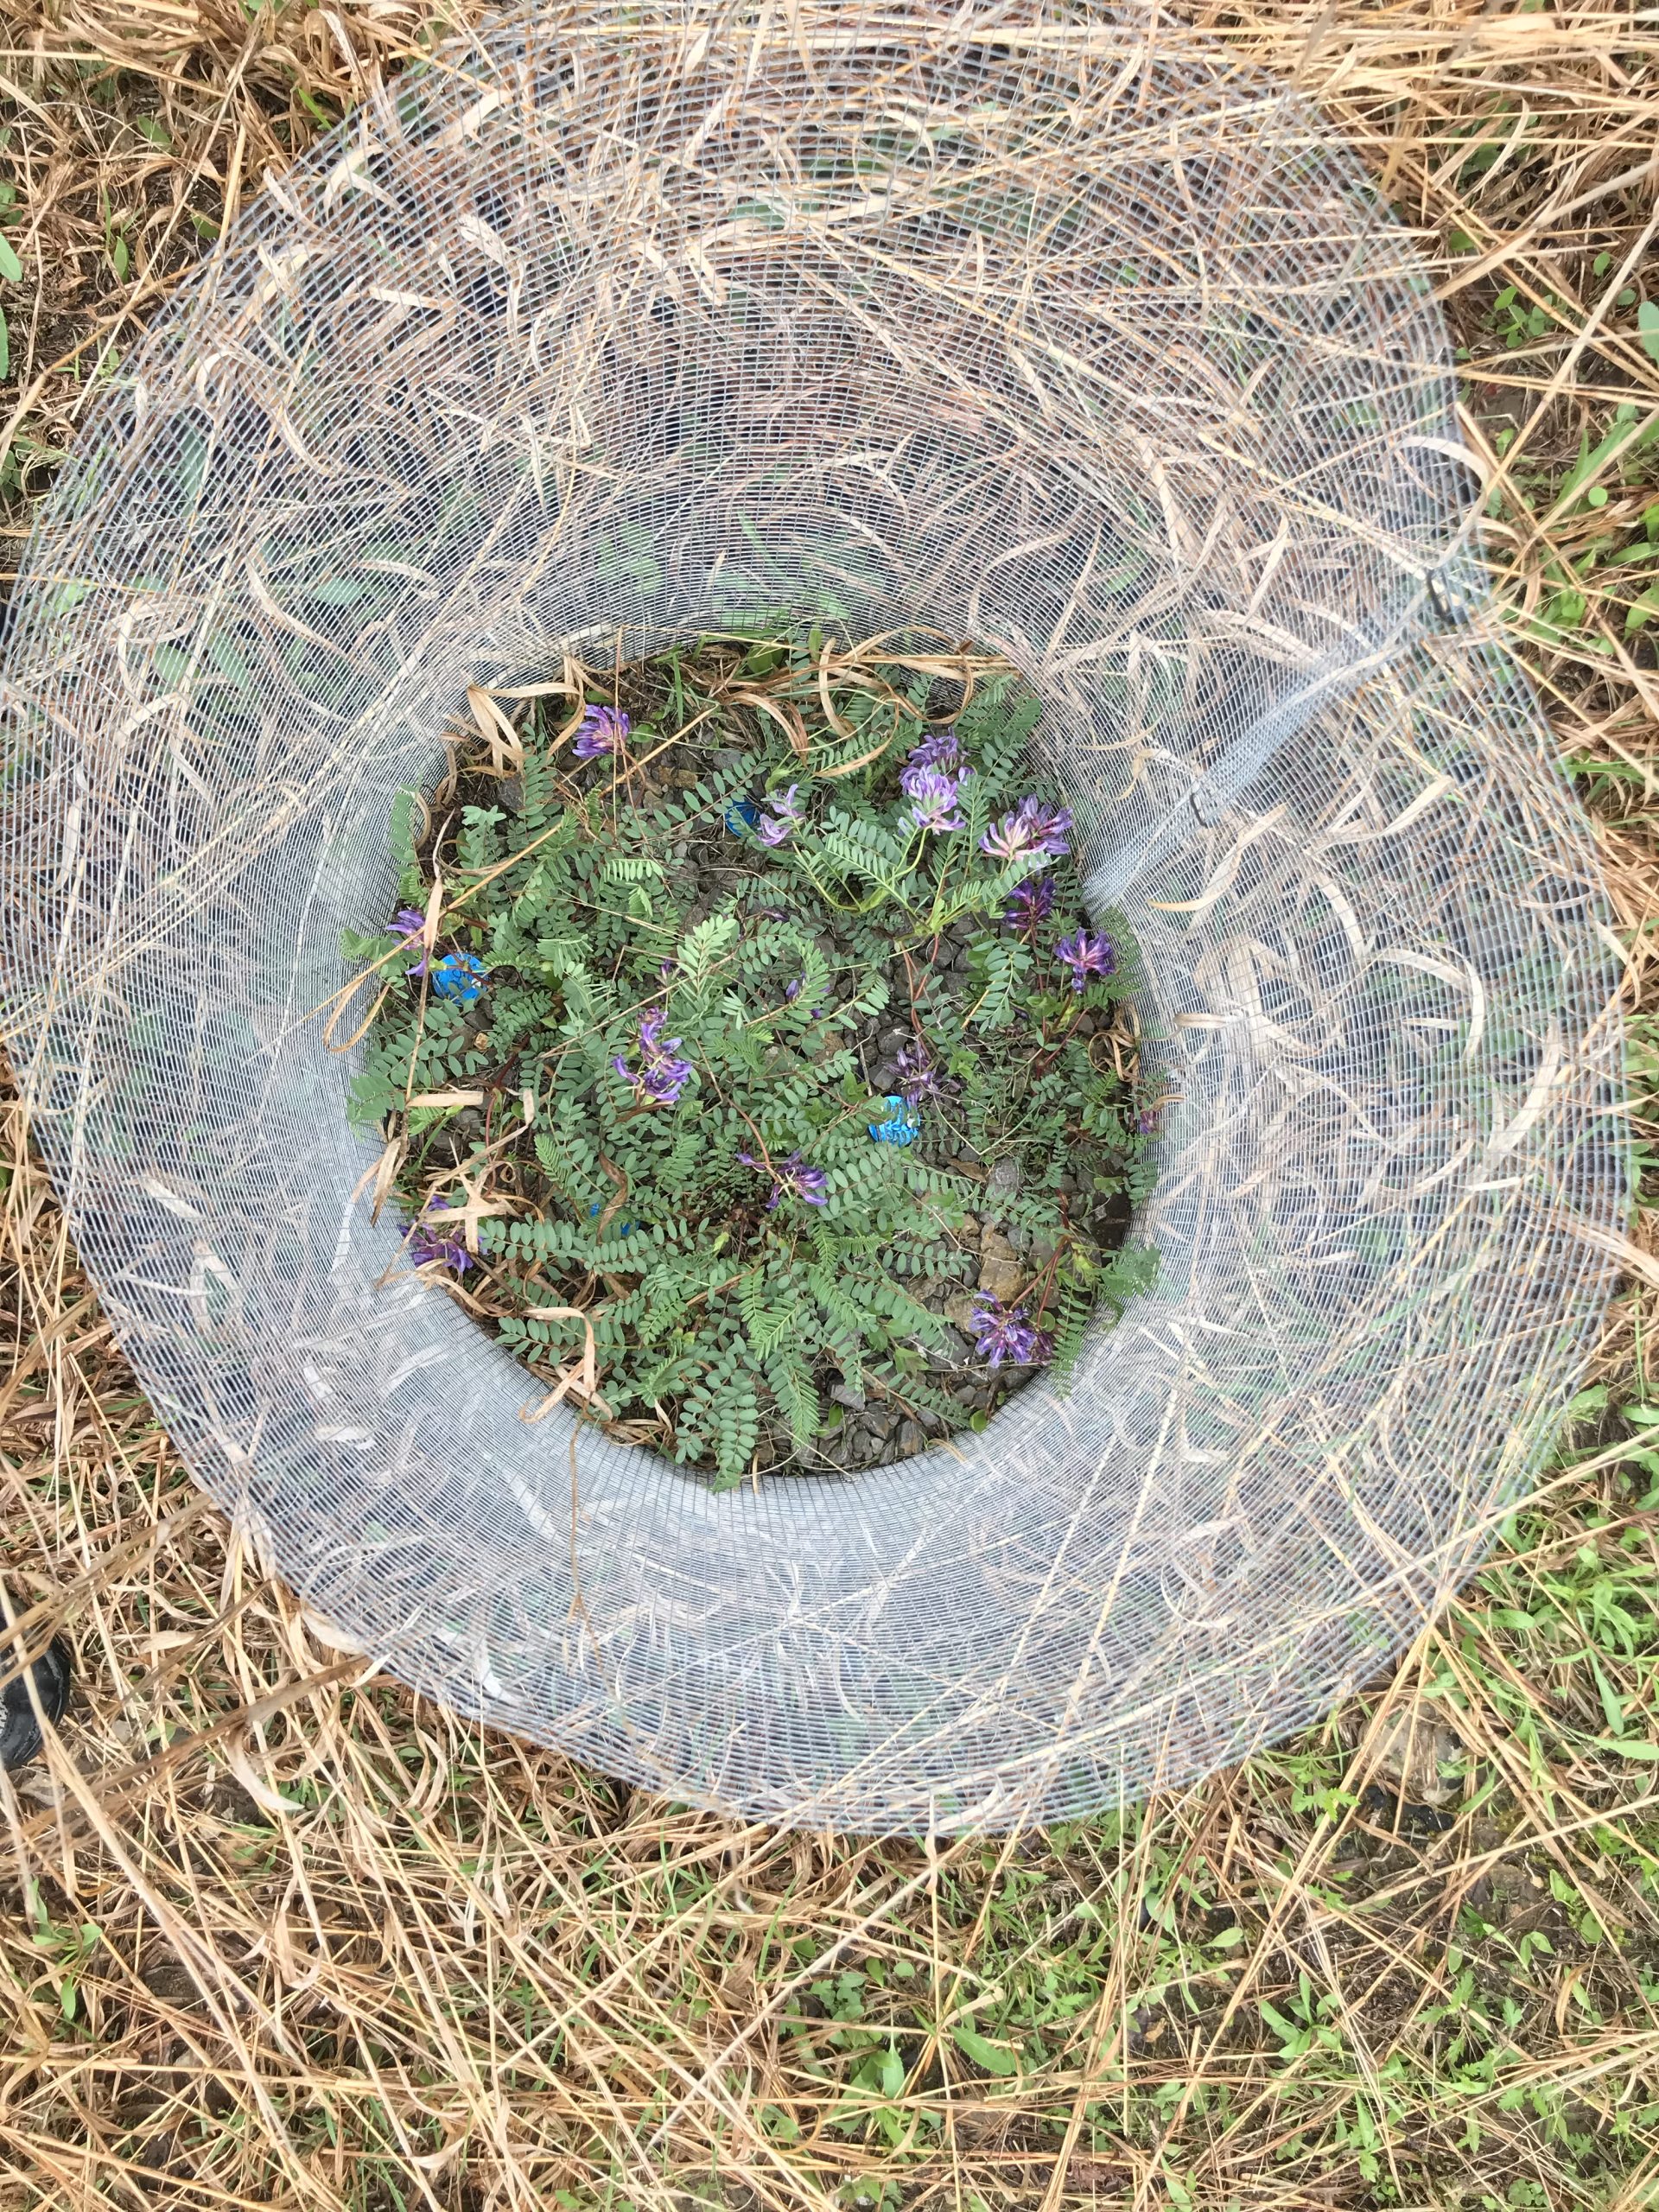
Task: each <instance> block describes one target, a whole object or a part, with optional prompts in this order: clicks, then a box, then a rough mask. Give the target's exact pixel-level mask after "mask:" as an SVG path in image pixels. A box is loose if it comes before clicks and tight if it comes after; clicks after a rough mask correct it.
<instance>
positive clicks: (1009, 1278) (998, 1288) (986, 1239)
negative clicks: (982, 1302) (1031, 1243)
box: [979, 1229, 1025, 1302]
mask: <svg viewBox="0 0 1659 2212" xmlns="http://www.w3.org/2000/svg"><path fill="white" fill-rule="evenodd" d="M979 1255H980V1257H979V1287H980V1288H981V1289H982V1291H986V1292H988V1294H990V1296H991V1297H993V1298H1000V1299H1001V1300H1004V1301H1005V1302H1006V1301H1007V1300H1009V1299H1011V1298H1014V1297H1017V1296H1018V1294H1019V1291H1020V1284H1021V1282H1022V1281H1024V1280H1025V1277H1024V1273H1023V1271H1022V1269H1021V1268H1020V1261H1019V1255H1017V1253H1016V1252H1015V1251H1014V1247H1013V1245H1012V1244H1010V1243H1009V1242H1008V1240H1007V1237H1006V1236H1002V1235H1001V1232H1000V1231H999V1230H995V1229H988V1230H985V1232H984V1234H983V1235H982V1236H981V1238H980V1240H979Z"/></svg>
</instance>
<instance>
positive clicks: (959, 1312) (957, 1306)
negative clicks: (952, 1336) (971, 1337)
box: [944, 1290, 979, 1329]
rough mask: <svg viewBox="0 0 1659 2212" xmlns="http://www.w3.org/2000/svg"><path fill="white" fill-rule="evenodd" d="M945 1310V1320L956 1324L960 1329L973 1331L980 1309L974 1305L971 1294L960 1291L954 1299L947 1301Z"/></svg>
mask: <svg viewBox="0 0 1659 2212" xmlns="http://www.w3.org/2000/svg"><path fill="white" fill-rule="evenodd" d="M978 1311H979V1308H978V1306H976V1305H975V1303H974V1300H973V1295H972V1293H971V1292H969V1291H965V1290H959V1291H957V1294H956V1295H955V1296H954V1297H952V1298H947V1299H946V1300H945V1301H944V1318H945V1319H946V1320H947V1321H950V1322H952V1323H954V1325H956V1326H957V1328H958V1329H971V1328H972V1327H973V1325H974V1316H975V1314H976V1313H978Z"/></svg>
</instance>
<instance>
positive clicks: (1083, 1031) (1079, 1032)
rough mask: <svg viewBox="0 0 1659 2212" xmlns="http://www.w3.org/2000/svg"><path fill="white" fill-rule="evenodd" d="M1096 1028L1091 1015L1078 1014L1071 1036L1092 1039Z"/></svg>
mask: <svg viewBox="0 0 1659 2212" xmlns="http://www.w3.org/2000/svg"><path fill="white" fill-rule="evenodd" d="M1097 1026H1098V1025H1097V1024H1096V1020H1095V1017H1094V1015H1093V1014H1079V1015H1078V1016H1077V1020H1076V1022H1075V1024H1074V1025H1073V1027H1072V1030H1071V1034H1072V1035H1073V1036H1074V1037H1092V1036H1093V1035H1094V1033H1095V1031H1096V1027H1097Z"/></svg>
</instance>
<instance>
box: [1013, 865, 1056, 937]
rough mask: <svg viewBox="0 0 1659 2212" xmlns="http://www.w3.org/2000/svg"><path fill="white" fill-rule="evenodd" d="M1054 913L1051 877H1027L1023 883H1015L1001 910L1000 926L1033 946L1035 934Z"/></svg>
mask: <svg viewBox="0 0 1659 2212" xmlns="http://www.w3.org/2000/svg"><path fill="white" fill-rule="evenodd" d="M1052 912H1054V882H1053V879H1052V876H1046V875H1039V876H1036V877H1030V876H1028V877H1027V879H1026V880H1025V882H1023V883H1016V884H1015V885H1014V890H1013V892H1012V893H1011V894H1010V896H1009V899H1008V903H1007V906H1006V907H1005V908H1004V909H1003V913H1002V926H1003V928H1004V929H1008V930H1013V931H1014V933H1015V934H1016V936H1019V937H1022V938H1025V940H1026V942H1027V944H1035V943H1036V941H1037V932H1038V931H1039V930H1040V929H1041V927H1042V925H1043V924H1044V923H1045V922H1046V920H1047V919H1048V918H1049V916H1050V915H1051V914H1052Z"/></svg>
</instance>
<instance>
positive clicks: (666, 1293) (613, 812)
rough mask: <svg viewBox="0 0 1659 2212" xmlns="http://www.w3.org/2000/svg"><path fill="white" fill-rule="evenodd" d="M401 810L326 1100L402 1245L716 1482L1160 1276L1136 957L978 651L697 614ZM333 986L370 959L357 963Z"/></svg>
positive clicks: (972, 1387)
mask: <svg viewBox="0 0 1659 2212" xmlns="http://www.w3.org/2000/svg"><path fill="white" fill-rule="evenodd" d="M473 698H474V707H475V709H476V710H477V712H478V714H479V715H480V730H481V732H482V735H481V736H480V739H479V741H477V742H475V743H472V744H467V745H464V746H461V747H458V748H457V750H456V752H455V753H454V758H453V762H452V766H451V769H450V772H449V773H448V776H447V777H446V778H445V779H444V781H443V783H442V785H440V786H439V787H438V789H437V790H436V791H434V793H433V794H432V795H431V797H430V798H429V799H427V798H423V797H421V796H420V795H418V794H416V793H414V792H406V793H404V795H403V797H402V798H401V799H400V800H399V802H398V804H397V809H396V810H395V817H394V821H393V825H392V829H393V836H394V840H395V842H396V845H397V857H398V864H399V868H400V885H399V893H400V898H401V901H402V904H401V906H400V909H399V912H398V914H397V918H396V920H395V921H394V923H393V925H392V926H391V929H390V930H388V931H384V932H382V933H380V934H378V935H377V936H373V937H368V938H359V937H356V936H352V937H349V938H347V940H346V952H347V956H348V957H350V958H352V959H353V960H355V961H361V962H365V963H368V972H369V973H370V974H371V975H372V976H373V977H374V979H375V981H376V983H377V985H378V988H379V991H380V999H379V1003H378V1010H377V1012H376V1014H375V1015H374V1018H373V1020H372V1024H371V1025H370V1027H369V1030H368V1032H367V1039H366V1047H365V1055H364V1063H363V1067H362V1071H361V1073H360V1074H359V1077H358V1079H357V1082H356V1084H355V1089H354V1093H353V1110H354V1114H355V1116H356V1118H357V1120H358V1121H359V1123H361V1124H365V1125H368V1124H378V1125H379V1126H380V1127H381V1128H382V1129H383V1130H384V1132H385V1136H386V1139H387V1141H388V1143H389V1145H390V1146H391V1147H393V1151H392V1153H391V1159H392V1160H393V1161H394V1162H395V1186H396V1189H397V1194H398V1196H399V1198H400V1199H401V1201H402V1202H403V1204H404V1207H405V1208H406V1210H407V1213H408V1217H409V1220H410V1230H409V1234H408V1237H407V1239H406V1244H405V1253H406V1258H407V1261H408V1263H409V1264H410V1266H412V1267H415V1268H419V1269H421V1270H422V1271H423V1272H424V1273H426V1274H429V1275H430V1276H431V1277H433V1278H434V1279H436V1280H444V1281H449V1282H451V1283H452V1284H454V1286H455V1288H456V1290H457V1294H459V1295H461V1297H462V1298H463V1299H464V1300H465V1301H466V1303H467V1306H468V1307H469V1309H470V1310H471V1311H473V1312H474V1313H476V1314H478V1315H479V1316H480V1318H482V1319H485V1320H486V1321H487V1322H488V1324H489V1325H491V1326H493V1329H494V1330H495V1331H496V1332H497V1333H498V1335H499V1337H500V1338H501V1339H502V1340H503V1341H504V1342H505V1344H509V1345H510V1346H512V1349H513V1350H514V1351H516V1352H517V1353H518V1355H519V1356H520V1357H522V1358H523V1359H524V1360H525V1361H526V1362H527V1363H529V1364H530V1365H531V1367H532V1368H535V1369H537V1370H541V1371H543V1372H544V1373H550V1374H551V1375H552V1376H554V1378H555V1388H556V1391H557V1392H558V1393H559V1394H560V1395H563V1396H565V1397H566V1398H568V1399H569V1400H571V1401H572V1402H576V1403H578V1404H579V1405H580V1406H581V1408H582V1410H583V1412H584V1414H586V1415H587V1416H588V1417H589V1418H594V1419H598V1420H601V1421H605V1422H607V1423H608V1424H610V1425H611V1426H612V1428H613V1433H620V1434H621V1435H622V1436H624V1437H626V1438H629V1439H632V1440H636V1441H639V1442H644V1443H650V1444H653V1445H655V1446H658V1448H660V1449H662V1450H664V1451H665V1452H670V1453H671V1454H672V1456H673V1457H675V1458H676V1459H679V1460H680V1461H682V1462H683V1463H685V1464H687V1465H693V1466H696V1467H698V1468H702V1469H704V1470H707V1471H710V1472H712V1473H713V1474H714V1476H715V1478H716V1481H717V1482H718V1483H719V1484H721V1485H729V1484H733V1483H734V1482H736V1481H738V1480H740V1479H741V1478H742V1477H743V1476H744V1475H746V1474H750V1473H759V1472H761V1471H767V1470H770V1469H772V1468H777V1467H781V1466H785V1465H797V1466H800V1467H807V1468H816V1469H819V1470H824V1469H829V1468H841V1469H849V1468H853V1467H857V1466H863V1465H873V1464H877V1463H883V1462H886V1461H888V1460H892V1459H899V1458H903V1457H906V1456H907V1455H908V1454H910V1453H912V1452H917V1451H919V1450H921V1449H922V1448H923V1446H924V1445H925V1442H926V1441H927V1440H929V1439H930V1438H932V1439H935V1440H937V1439H939V1438H941V1437H944V1436H946V1435H948V1434H949V1433H951V1432H952V1431H954V1430H957V1429H960V1428H963V1427H983V1426H984V1423H985V1421H986V1420H987V1419H988V1416H989V1414H990V1413H991V1412H992V1410H994V1408H995V1406H996V1405H998V1404H999V1403H1000V1402H1001V1401H1002V1399H1003V1398H1004V1397H1006V1396H1007V1394H1008V1392H1009V1391H1010V1390H1011V1389H1015V1388H1018V1387H1019V1386H1020V1384H1021V1383H1025V1382H1027V1381H1028V1380H1030V1379H1031V1377H1032V1376H1033V1374H1034V1373H1035V1372H1036V1371H1037V1370H1039V1369H1040V1368H1045V1367H1047V1368H1052V1369H1053V1370H1057V1371H1058V1373H1059V1374H1060V1375H1061V1376H1064V1375H1065V1372H1066V1371H1067V1370H1069V1368H1070V1366H1071V1363H1072V1362H1073V1361H1075V1359H1076V1357H1077V1353H1078V1351H1079V1350H1080V1348H1081V1345H1082V1343H1083V1339H1084V1331H1085V1327H1086V1325H1087V1324H1088V1323H1089V1321H1090V1317H1091V1315H1092V1314H1093V1313H1095V1312H1096V1310H1098V1309H1100V1308H1102V1307H1103V1306H1104V1307H1105V1308H1106V1309H1107V1310H1108V1311H1113V1310H1116V1309H1117V1308H1119V1307H1121V1306H1122V1303H1123V1301H1124V1300H1126V1299H1127V1298H1128V1297H1129V1296H1130V1295H1131V1294H1133V1293H1134V1292H1135V1290H1136V1289H1138V1288H1139V1287H1142V1286H1144V1285H1145V1284H1146V1283H1147V1282H1148V1281H1150V1278H1151V1274H1152V1271H1153V1260H1152V1255H1150V1254H1147V1253H1145V1252H1135V1251H1130V1250H1128V1249H1123V1239H1124V1236H1125V1232H1126V1230H1127V1227H1128V1219H1129V1214H1130V1208H1131V1205H1132V1202H1133V1199H1134V1198H1135V1197H1136V1196H1137V1195H1139V1193H1140V1192H1141V1187H1142V1185H1143V1183H1144V1182H1145V1180H1146V1179H1147V1173H1148V1169H1147V1145H1148V1138H1149V1135H1150V1133H1151V1128H1152V1117H1151V1116H1150V1115H1149V1114H1147V1112H1146V1111H1145V1110H1144V1109H1143V1108H1142V1106H1141V1101H1140V1097H1139V1095H1138V1088H1137V1086H1138V1083H1139V1070H1138V1062H1137V1058H1136V1052H1135V1031H1134V1028H1133V1024H1132V1021H1131V1020H1130V1019H1129V1017H1128V1008H1127V1007H1126V1004H1125V1001H1126V1000H1127V998H1128V995H1129V994H1130V993H1131V992H1132V990H1133V988H1134V984H1135V954H1134V950H1133V947H1132V946H1131V944H1129V942H1128V938H1127V936H1126V934H1125V932H1124V931H1123V930H1122V927H1121V926H1119V925H1116V923H1113V924H1112V925H1111V927H1110V931H1109V933H1108V931H1107V929H1105V928H1101V927H1096V926H1094V925H1091V924H1090V921H1089V920H1088V919H1087V918H1086V917H1085V916H1084V912H1083V910H1082V906H1081V896H1080V887H1079V883H1078V879H1077V872H1076V863H1075V859H1074V856H1073V852H1072V841H1073V838H1074V836H1075V835H1076V834H1077V832H1076V828H1075V825H1074V823H1073V821H1072V817H1071V813H1070V811H1069V810H1067V808H1066V807H1065V805H1063V804H1061V803H1060V798H1059V795H1058V792H1057V791H1055V790H1054V789H1053V787H1052V785H1050V784H1048V783H1046V781H1045V780H1044V779H1043V778H1042V777H1041V776H1040V775H1039V774H1038V773H1037V772H1035V770H1034V769H1033V765H1032V762H1031V760H1030V758H1029V757H1028V753H1029V748H1030V746H1031V743H1032V741H1033V733H1034V730H1035V728H1036V724H1037V720H1038V714H1039V708H1038V704H1037V702H1035V701H1034V700H1033V699H1032V698H1030V697H1029V696H1027V695H1026V694H1025V693H1024V692H1023V690H1021V688H1020V686H1019V684H1018V683H1017V682H1016V680H1015V679H1014V673H1013V671H1011V670H1010V669H1008V668H1007V664H1002V663H1000V662H994V661H990V660H988V659H987V658H984V657H975V656H972V655H967V656H957V657H951V658H944V659H941V658H939V657H938V656H930V655H925V654H908V655H906V654H905V653H902V652H896V650H895V649H893V648H891V647H887V648H883V649H880V650H877V649H874V648H865V649H860V648H856V647H853V648H846V649H837V648H836V646H835V645H834V644H833V642H832V641H831V640H829V639H825V638H824V637H823V635H822V634H821V633H819V632H817V631H816V630H815V631H814V632H812V633H811V634H810V636H809V637H806V638H801V637H794V638H785V639H766V640H763V641H761V642H760V643H754V642H751V641H747V640H743V639H705V640H703V641H702V643H700V644H699V645H697V646H696V647H695V648H693V649H680V650H677V651H675V652H671V653H668V654H665V655H663V656H661V657H659V658H656V659H654V660H652V661H649V662H645V663H640V664H636V665H634V666H632V667H631V668H627V669H622V670H620V671H617V672H616V673H615V674H614V675H613V677H609V678H607V680H606V682H605V683H603V685H601V684H599V683H596V682H594V681H589V680H587V679H586V678H584V679H583V680H582V681H581V682H578V683H573V684H572V685H570V686H569V688H568V689H567V690H566V693H565V696H564V697H563V700H562V701H561V702H560V704H559V706H558V707H557V708H556V709H550V708H549V707H548V706H547V705H546V703H545V702H544V701H543V702H538V704H537V707H535V708H534V709H531V713H530V715H529V716H528V718H527V720H526V722H525V725H524V728H518V727H516V726H515V725H514V724H513V723H512V722H511V721H508V719H507V717H506V715H505V713H504V712H503V711H502V710H501V709H500V708H499V705H497V704H496V702H493V701H490V700H487V699H486V697H485V696H484V695H483V694H481V693H474V695H473ZM359 980H360V979H359Z"/></svg>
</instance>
